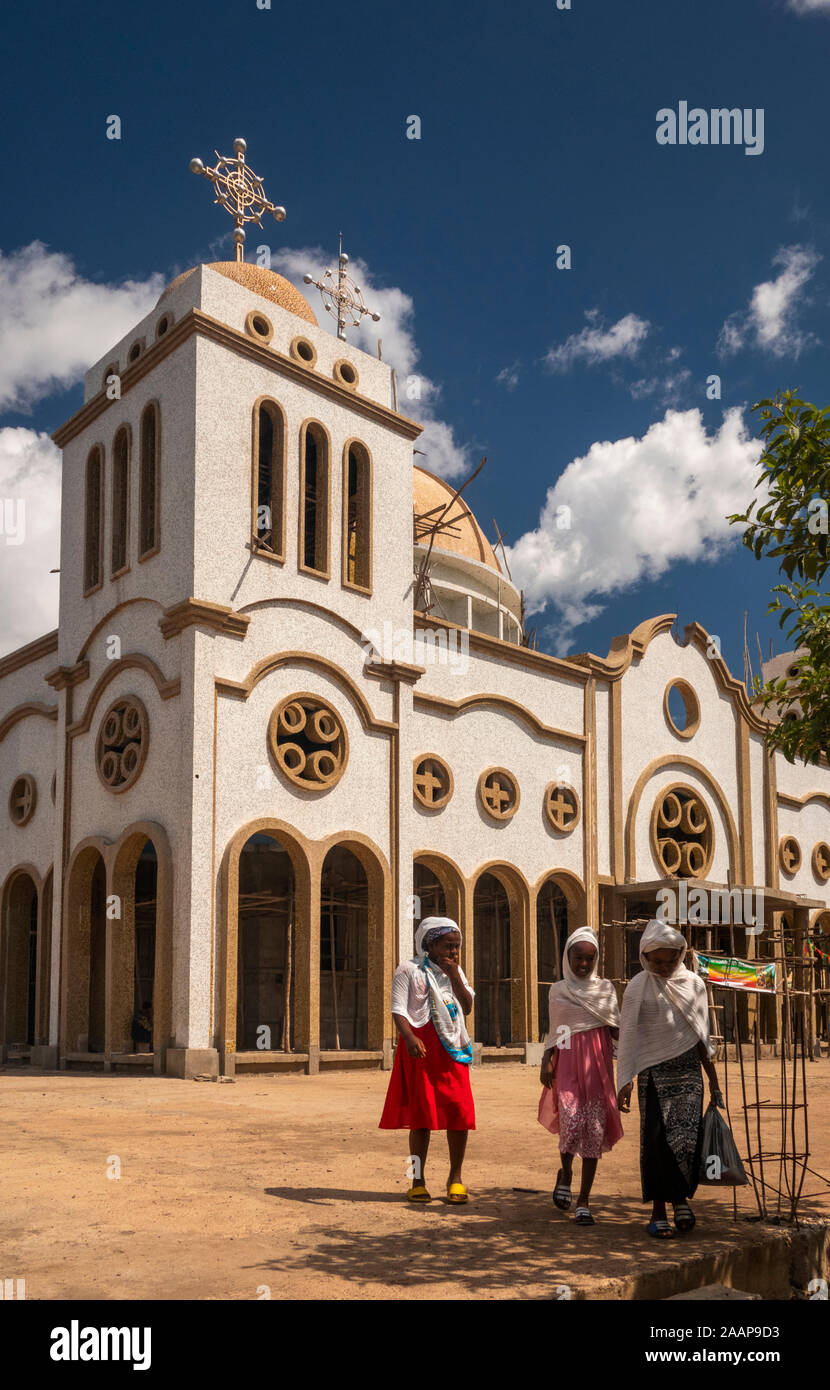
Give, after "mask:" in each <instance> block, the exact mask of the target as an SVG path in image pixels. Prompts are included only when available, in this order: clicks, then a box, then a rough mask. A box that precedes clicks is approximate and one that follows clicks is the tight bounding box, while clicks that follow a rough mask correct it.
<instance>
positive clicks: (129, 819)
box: [0, 261, 830, 1076]
mask: <svg viewBox="0 0 830 1390" xmlns="http://www.w3.org/2000/svg"><path fill="white" fill-rule="evenodd" d="M108 384H109V385H108ZM419 433H420V427H419V425H418V424H417V423H416V422H414V421H413V420H411V419H409V418H408V417H407V416H406V414H404V413H402V411H401V410H400V409H399V403H398V395H397V389H396V383H395V380H394V374H393V372H392V370H391V368H390V367H389V366H388V365H387V364H386V363H384V362H383V361H381V360H378V359H377V358H375V357H372V356H370V355H368V354H367V353H365V352H363V351H361V350H359V349H358V348H356V347H354V346H352V345H351V344H348V343H346V342H344V341H341V340H340V339H338V338H337V337H335V336H334V335H333V334H331V333H330V332H328V331H326V330H325V329H323V328H321V327H320V326H319V325H318V323H317V320H316V317H315V314H314V313H313V311H312V309H311V307H310V306H309V304H308V302H307V300H306V299H305V297H304V296H303V295H302V294H301V293H300V292H299V290H297V289H295V288H294V287H293V286H292V285H291V284H290V283H289V282H288V281H287V280H285V279H283V278H282V277H281V276H279V275H278V274H276V273H274V272H273V271H270V270H266V269H264V268H262V267H258V266H254V265H251V264H246V263H245V262H239V261H237V262H221V263H217V264H212V265H200V266H198V267H196V268H194V269H193V270H190V271H188V272H186V273H185V274H183V275H180V276H179V277H178V278H177V279H176V280H174V281H173V283H172V284H171V285H169V286H168V287H167V289H166V290H165V291H164V293H163V294H162V295H161V298H160V299H159V301H158V304H157V305H156V307H155V308H154V309H153V310H152V311H151V312H150V313H149V314H148V315H147V316H146V318H144V319H143V320H142V321H141V322H140V323H138V324H136V326H135V328H134V329H133V330H132V331H131V332H130V333H129V334H128V335H127V336H126V337H125V338H123V339H122V341H121V342H119V343H116V344H114V345H113V347H112V348H111V350H110V351H108V352H107V354H106V356H105V357H103V358H102V359H101V360H100V361H99V362H97V363H95V364H94V365H93V366H92V367H91V368H90V370H89V372H88V373H87V376H86V386H85V393H84V404H83V406H82V407H81V408H80V409H79V410H78V411H77V413H76V414H74V415H73V416H72V418H71V419H69V420H68V421H67V422H66V423H65V424H64V425H63V426H62V427H61V428H60V429H59V430H58V431H57V432H56V434H55V436H54V438H55V441H56V443H57V444H58V445H59V447H60V448H61V449H62V450H63V489H62V520H61V553H60V610H59V625H58V628H57V630H56V631H54V632H49V633H47V634H45V635H44V636H42V637H40V638H39V639H38V640H37V641H34V642H31V643H30V644H28V645H27V646H25V647H22V648H20V649H19V650H17V651H14V652H12V653H11V654H10V655H7V656H6V657H4V658H3V659H1V660H0V823H2V829H0V1048H2V1053H0V1059H2V1060H5V1061H7V1062H8V1061H12V1060H14V1059H19V1060H20V1061H21V1063H23V1062H25V1060H26V1059H28V1060H29V1062H30V1063H31V1064H33V1065H38V1066H45V1067H60V1068H102V1069H105V1070H108V1071H112V1070H118V1069H127V1068H130V1069H132V1070H134V1071H140V1070H141V1069H154V1070H155V1071H157V1072H165V1073H168V1074H172V1075H177V1076H193V1075H198V1074H205V1073H207V1074H213V1075H215V1074H229V1075H232V1074H234V1072H238V1073H241V1072H243V1071H246V1070H247V1071H251V1070H254V1069H271V1070H278V1069H285V1070H292V1069H294V1070H300V1071H307V1072H309V1073H316V1072H318V1071H319V1070H321V1069H326V1068H333V1067H340V1068H343V1067H355V1066H360V1065H363V1066H375V1067H378V1066H388V1065H389V1064H390V1062H391V1056H392V1047H393V1037H394V1029H393V1024H392V1019H391V1015H390V1012H389V991H390V984H391V979H392V973H393V971H394V969H395V967H396V965H397V963H398V962H399V961H400V960H401V959H402V958H405V957H407V956H408V955H410V954H411V950H412V941H413V919H417V917H418V916H419V915H425V914H427V913H429V912H432V911H434V910H439V911H442V912H444V911H446V912H447V913H448V914H449V915H451V916H453V917H455V918H457V920H458V921H459V922H460V924H461V927H462V930H463V932H464V946H463V964H464V969H465V971H466V973H467V975H468V976H469V977H470V979H471V981H472V982H473V984H474V986H475V990H476V999H475V1008H474V1012H473V1017H472V1025H471V1034H472V1036H473V1037H474V1039H475V1040H476V1043H477V1050H479V1049H480V1057H481V1059H482V1060H483V1061H493V1060H499V1059H503V1058H509V1059H512V1060H516V1059H519V1060H521V1059H526V1060H532V1059H533V1058H535V1057H536V1056H537V1055H538V1045H539V1042H540V1039H541V1038H542V1037H543V1036H544V1033H545V1031H546V1018H545V1000H546V996H547V989H548V986H549V984H550V982H551V981H552V980H554V979H556V978H558V976H559V972H560V967H561V953H562V948H563V943H564V940H565V937H566V935H567V932H568V930H572V929H573V927H574V926H577V925H580V924H582V923H585V922H589V923H591V924H601V923H605V924H609V925H608V926H607V928H606V942H605V946H604V966H605V970H606V973H608V974H609V975H612V976H614V977H615V978H618V979H620V980H622V979H624V978H625V977H626V975H629V974H630V973H631V972H632V970H634V969H636V968H637V941H638V931H637V929H636V928H635V927H630V928H629V927H627V926H626V923H627V922H632V921H635V920H636V921H640V920H641V919H642V918H643V917H647V916H651V915H653V914H654V911H655V906H656V903H657V901H658V898H657V895H658V892H659V890H660V889H661V888H662V887H665V886H666V885H669V886H675V887H678V886H679V885H680V884H681V883H682V882H687V883H688V882H691V881H694V882H695V883H697V884H699V885H703V886H704V887H706V888H707V889H714V890H733V889H735V888H740V889H743V888H752V889H756V890H757V889H762V890H763V893H764V906H763V912H764V925H765V930H764V933H763V936H759V935H753V934H751V933H749V932H747V931H746V929H745V927H742V926H740V925H737V926H736V925H735V923H734V922H732V923H731V924H729V925H726V926H717V925H715V926H713V927H710V928H709V929H708V930H709V936H708V937H707V945H709V946H710V947H711V949H712V950H713V951H715V952H717V951H721V952H725V953H726V954H728V955H737V956H739V957H741V958H749V959H751V958H753V956H754V955H755V954H756V953H757V954H758V955H760V956H765V955H774V954H775V950H776V949H777V948H776V947H775V944H774V943H775V942H776V941H779V939H780V938H781V939H783V938H782V932H781V927H782V924H783V925H784V926H785V928H786V929H787V931H788V932H789V936H788V938H787V939H788V940H789V941H790V942H791V944H792V947H793V951H794V954H793V955H792V960H791V961H790V962H789V963H786V962H785V964H784V968H783V974H784V975H785V976H786V975H787V974H789V988H790V990H791V993H792V995H793V1000H796V999H798V998H800V999H804V998H805V997H806V996H807V994H808V992H809V995H810V1006H811V1008H813V1019H812V1027H813V1028H814V1030H815V1042H816V1046H818V1042H819V1039H820V1037H821V1036H824V1038H825V1039H826V1036H827V1033H826V1028H827V1023H826V1006H825V1003H823V1002H822V1000H826V996H822V995H820V994H816V993H815V988H816V987H818V988H819V989H821V988H822V987H825V988H826V986H827V984H828V972H827V970H826V969H824V968H823V967H814V966H813V965H812V964H810V963H809V958H808V957H806V956H805V955H804V952H805V951H806V950H807V947H806V946H805V942H806V941H807V939H808V937H810V936H811V935H813V934H815V933H826V932H828V930H830V926H829V925H828V924H830V881H829V880H830V772H828V767H827V764H826V762H824V763H823V764H822V765H821V766H809V767H808V766H803V765H800V764H796V765H794V766H793V765H790V764H789V763H787V762H786V761H785V760H784V759H783V757H781V756H780V755H778V754H770V753H769V752H768V751H767V749H766V747H765V743H764V731H765V729H766V727H767V726H766V724H765V722H764V720H763V719H762V718H761V717H759V715H758V713H757V712H756V711H755V709H754V708H753V707H752V705H751V704H750V702H749V700H748V698H747V693H746V690H745V687H744V685H743V683H742V682H741V681H739V680H737V679H736V678H735V677H733V676H732V675H731V674H730V672H729V671H728V669H727V667H726V665H725V664H724V662H723V660H722V659H721V657H720V656H719V655H717V653H716V652H713V650H712V646H711V644H710V642H709V639H708V637H707V634H706V633H705V632H704V631H703V630H702V629H701V628H700V627H699V626H698V625H697V624H692V625H691V626H690V627H687V628H686V630H685V634H684V638H683V640H682V641H678V640H677V638H676V636H675V634H674V632H673V627H674V615H671V614H668V615H662V616H659V617H656V618H653V619H651V620H649V621H646V622H643V623H642V624H641V625H640V626H639V627H638V628H636V629H635V631H633V632H632V633H630V634H629V635H627V636H624V637H620V638H617V639H615V641H614V642H613V643H612V645H611V649H610V651H609V652H608V654H607V655H605V656H594V655H590V654H581V655H578V656H573V657H570V658H569V659H559V658H555V657H552V656H548V655H545V654H543V653H540V652H538V651H535V650H532V649H530V648H529V647H528V646H527V645H524V642H523V628H522V607H521V599H520V595H519V593H518V592H517V590H516V588H515V587H514V585H513V583H512V582H511V580H510V577H509V574H508V573H507V567H506V564H505V562H504V559H503V557H502V558H501V559H500V558H499V557H498V556H497V554H496V553H495V552H494V550H493V547H492V546H491V544H490V542H489V541H488V540H487V538H486V537H485V535H484V533H483V531H482V530H481V528H480V527H479V525H478V523H477V522H476V520H475V518H474V516H473V515H472V513H471V512H470V510H469V508H468V506H467V505H466V500H465V497H462V498H461V499H459V500H458V501H456V502H455V503H454V504H453V507H452V509H451V511H450V512H449V513H447V514H446V515H442V514H443V513H444V512H445V509H446V506H447V503H448V502H450V501H451V499H452V496H453V489H452V488H451V487H450V486H449V485H448V484H447V483H445V482H443V481H441V480H440V479H438V478H436V477H434V476H432V475H431V474H429V473H427V472H425V471H424V470H422V469H419V468H418V467H416V466H415V464H414V457H413V451H414V449H415V447H416V446H417V441H418V436H419ZM436 519H441V525H440V527H439V529H438V530H437V531H434V523H435V521H436ZM431 531H433V532H434V534H431ZM430 541H431V545H430ZM419 571H420V573H421V576H422V580H421V582H419V581H418V580H417V577H416V576H417V573H418V572H419ZM416 601H417V603H418V604H420V605H422V606H424V607H426V608H428V612H419V611H417V608H416ZM416 631H417V632H418V633H419V634H421V636H420V637H419V639H418V640H417V641H414V639H413V633H414V632H416ZM425 639H426V640H425ZM612 923H613V924H615V925H614V926H611V925H610V924H612ZM767 942H769V943H772V944H771V945H770V946H769V947H767V946H766V944H765V943H767ZM824 944H825V946H826V945H827V943H826V942H825V943H824ZM805 961H807V962H808V963H805ZM811 971H812V972H814V974H813V977H812V978H813V984H812V987H811V990H810V991H808V989H807V986H806V984H805V980H806V978H807V975H808V973H809V972H811ZM723 993H724V995H726V991H723ZM733 993H734V992H733ZM784 1006H786V1007H789V1004H788V1003H787V1001H786V1000H785V1001H784ZM784 1006H782V1000H781V997H780V995H779V996H776V997H774V998H767V999H762V1000H760V1001H759V1000H758V999H757V997H755V996H753V997H751V998H746V997H744V998H742V999H741V1000H740V1003H739V1004H738V1003H737V1002H734V1004H733V998H732V995H730V997H729V1001H728V1003H727V1004H725V1005H723V1006H722V1007H723V1009H724V1010H725V1012H724V1020H726V1014H727V1013H728V1011H729V1008H731V1007H737V1008H738V1010H739V1014H740V1021H741V1026H745V1025H746V1023H747V1020H748V1019H750V1018H752V1017H758V1018H759V1020H760V1024H761V1028H762V1031H763V1037H764V1040H765V1041H766V1042H775V1040H776V1039H777V1037H778V1036H779V1035H780V1031H781V1028H782V1008H783V1007H784ZM793 1007H795V1004H794V1003H793ZM756 1010H757V1013H756V1012H754V1011H756ZM142 1020H143V1021H142ZM726 1022H728V1020H726ZM724 1026H726V1023H724ZM142 1030H144V1032H145V1033H146V1035H147V1036H146V1040H142V1036H141V1034H142Z"/></svg>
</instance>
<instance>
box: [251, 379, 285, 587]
mask: <svg viewBox="0 0 830 1390" xmlns="http://www.w3.org/2000/svg"><path fill="white" fill-rule="evenodd" d="M253 455H254V517H253V533H254V539H255V543H256V547H257V549H258V550H262V551H264V552H265V553H266V554H268V555H270V556H272V557H273V558H274V559H277V560H284V559H285V421H284V419H283V414H282V411H281V410H280V408H279V406H278V405H277V404H276V402H275V401H258V402H257V404H256V405H255V406H254V450H253Z"/></svg>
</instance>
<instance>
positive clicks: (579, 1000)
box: [545, 927, 620, 1050]
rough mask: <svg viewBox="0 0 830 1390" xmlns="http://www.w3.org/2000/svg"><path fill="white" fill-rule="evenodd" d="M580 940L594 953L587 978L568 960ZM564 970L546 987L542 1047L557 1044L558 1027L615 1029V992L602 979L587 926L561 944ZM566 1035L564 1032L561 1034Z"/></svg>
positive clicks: (559, 1040)
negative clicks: (561, 978) (545, 1018)
mask: <svg viewBox="0 0 830 1390" xmlns="http://www.w3.org/2000/svg"><path fill="white" fill-rule="evenodd" d="M580 941H588V942H590V944H591V945H592V946H595V947H596V951H597V954H596V956H595V957H594V964H593V966H592V967H591V973H590V975H589V976H588V978H587V979H584V980H581V979H580V978H579V976H578V975H577V974H576V973H575V971H574V968H573V966H572V965H571V962H570V949H571V947H572V946H575V945H576V944H577V943H578V942H580ZM562 968H563V970H564V972H565V978H564V979H563V980H557V981H556V982H555V983H554V984H552V985H551V987H550V989H549V990H548V1020H549V1023H548V1035H547V1037H546V1038H545V1049H546V1050H547V1048H550V1047H558V1046H561V1043H562V1034H561V1033H560V1032H559V1030H560V1029H561V1028H567V1029H568V1030H569V1032H571V1033H584V1032H587V1030H588V1029H589V1028H601V1027H602V1026H603V1024H605V1025H607V1027H609V1028H617V1027H618V1026H619V1022H620V1011H619V1007H618V1005H617V994H616V991H615V989H614V986H613V985H612V983H611V981H610V980H602V979H600V976H599V974H598V971H599V942H598V941H597V938H596V936H595V935H594V933H593V932H592V931H591V928H590V927H580V928H579V929H578V930H577V931H575V932H573V933H572V934H571V935H570V936H569V937H568V939H567V941H566V943H565V954H564V956H563V958H562ZM565 1036H566V1037H567V1036H568V1035H567V1034H565Z"/></svg>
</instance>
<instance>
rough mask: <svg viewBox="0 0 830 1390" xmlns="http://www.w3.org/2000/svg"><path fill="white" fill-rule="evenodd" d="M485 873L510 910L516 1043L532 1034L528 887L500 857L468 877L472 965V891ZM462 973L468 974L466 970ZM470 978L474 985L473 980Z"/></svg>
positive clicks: (474, 933) (515, 869)
mask: <svg viewBox="0 0 830 1390" xmlns="http://www.w3.org/2000/svg"><path fill="white" fill-rule="evenodd" d="M484 874H492V876H493V878H495V879H497V880H498V882H499V883H500V884H501V885H502V887H503V889H504V891H505V893H506V895H507V903H508V908H509V911H510V975H511V985H510V1020H511V1032H512V1035H513V1039H514V1041H515V1042H516V1043H517V1042H518V1041H521V1042H522V1043H524V1041H525V1040H526V1039H527V1038H529V1037H531V1036H532V1034H531V1033H529V1032H528V1031H527V1030H528V1029H529V1028H530V1024H531V1009H530V989H529V984H530V981H531V978H532V977H531V970H530V961H531V955H532V952H531V941H530V918H531V912H530V903H531V890H530V886H529V884H528V881H527V879H526V878H525V876H524V874H523V873H522V872H521V870H520V869H517V868H516V867H515V866H514V865H512V864H505V863H504V862H503V860H500V859H492V860H488V862H487V863H485V864H480V865H479V867H478V868H477V869H476V871H475V873H473V874H472V875H471V876H470V880H469V907H470V911H469V917H468V922H469V923H470V924H471V928H472V929H471V931H470V939H471V944H472V960H471V962H470V964H471V967H472V968H473V970H474V968H475V950H476V939H475V938H476V931H475V917H474V907H475V890H476V887H477V885H478V883H479V880H480V879H481V877H482V876H483V875H484ZM465 973H467V972H466V971H465ZM472 978H473V984H475V979H474V977H472ZM471 1024H472V1026H473V1027H474V1026H475V1004H474V1005H473V1015H472V1017H471Z"/></svg>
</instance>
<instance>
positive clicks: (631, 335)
mask: <svg viewBox="0 0 830 1390" xmlns="http://www.w3.org/2000/svg"><path fill="white" fill-rule="evenodd" d="M585 317H586V319H587V320H588V326H587V327H586V328H582V329H580V331H579V332H578V333H572V334H571V336H570V337H569V338H566V339H565V341H564V343H560V345H559V346H558V347H552V348H548V351H547V352H546V354H545V357H544V362H545V366H546V367H548V368H549V369H550V370H551V371H553V372H566V371H568V369H569V368H570V367H572V366H573V365H574V364H575V363H576V362H585V363H586V364H587V365H588V366H589V367H593V366H595V365H596V364H597V363H599V362H608V361H610V360H611V359H612V358H615V357H636V355H637V353H638V351H639V349H640V345H641V344H642V343H643V342H644V340H645V338H646V337H647V336H648V331H649V324H648V322H647V321H646V320H645V319H641V318H638V317H637V315H636V314H626V315H625V317H624V318H621V319H618V320H617V322H616V323H613V324H612V325H611V327H610V328H606V327H605V326H604V325H603V322H602V320H601V318H600V313H599V309H586V311H585Z"/></svg>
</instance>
